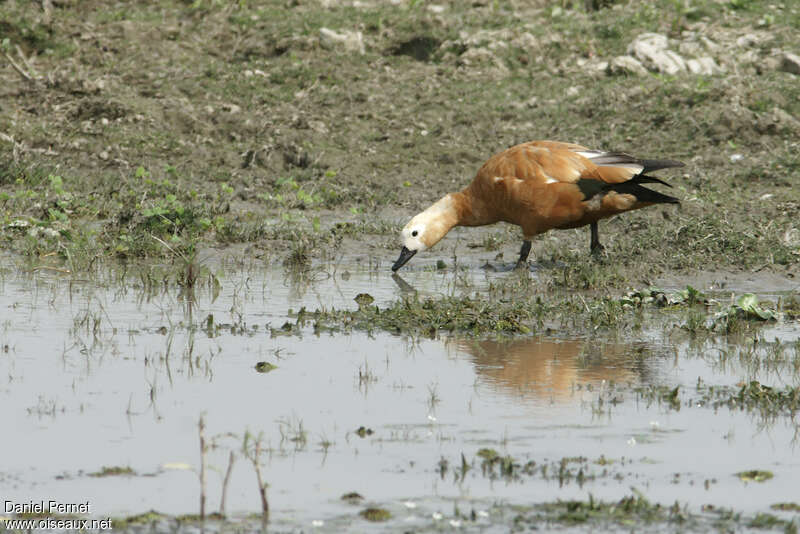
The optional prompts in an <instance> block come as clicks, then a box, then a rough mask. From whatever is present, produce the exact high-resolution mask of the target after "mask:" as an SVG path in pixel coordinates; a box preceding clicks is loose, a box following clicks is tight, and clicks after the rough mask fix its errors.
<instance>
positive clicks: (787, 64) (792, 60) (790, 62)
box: [781, 52, 800, 75]
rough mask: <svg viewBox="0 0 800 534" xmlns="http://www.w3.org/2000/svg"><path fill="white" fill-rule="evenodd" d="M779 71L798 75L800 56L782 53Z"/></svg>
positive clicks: (799, 73) (799, 71) (799, 72)
mask: <svg viewBox="0 0 800 534" xmlns="http://www.w3.org/2000/svg"><path fill="white" fill-rule="evenodd" d="M781 70H782V71H783V72H790V73H792V74H798V75H800V56H796V55H794V54H791V53H789V52H784V53H783V57H781Z"/></svg>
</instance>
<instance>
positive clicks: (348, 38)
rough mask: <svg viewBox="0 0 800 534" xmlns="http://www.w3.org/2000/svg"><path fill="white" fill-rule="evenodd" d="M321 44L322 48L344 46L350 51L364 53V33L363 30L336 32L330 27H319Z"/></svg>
mask: <svg viewBox="0 0 800 534" xmlns="http://www.w3.org/2000/svg"><path fill="white" fill-rule="evenodd" d="M319 44H320V46H322V48H325V49H328V50H330V49H333V48H344V49H345V50H346V51H348V52H358V53H359V54H363V53H364V35H363V34H362V33H361V32H351V31H344V32H343V33H339V32H335V31H333V30H331V29H328V28H320V29H319Z"/></svg>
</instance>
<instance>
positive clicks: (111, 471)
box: [89, 466, 136, 477]
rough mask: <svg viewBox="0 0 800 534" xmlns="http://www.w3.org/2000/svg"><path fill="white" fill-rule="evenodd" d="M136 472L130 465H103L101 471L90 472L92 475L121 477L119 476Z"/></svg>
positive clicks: (131, 474)
mask: <svg viewBox="0 0 800 534" xmlns="http://www.w3.org/2000/svg"><path fill="white" fill-rule="evenodd" d="M135 474H136V472H135V471H134V470H133V469H131V468H130V467H129V466H113V467H108V466H103V468H102V469H101V470H100V471H96V472H94V473H89V476H90V477H119V476H133V475H135Z"/></svg>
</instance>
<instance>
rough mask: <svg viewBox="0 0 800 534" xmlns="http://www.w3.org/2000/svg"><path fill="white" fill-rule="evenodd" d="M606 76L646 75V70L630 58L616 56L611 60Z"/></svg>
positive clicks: (633, 58) (636, 60) (634, 59)
mask: <svg viewBox="0 0 800 534" xmlns="http://www.w3.org/2000/svg"><path fill="white" fill-rule="evenodd" d="M606 73H607V74H637V75H640V76H643V75H645V74H647V69H646V68H644V65H642V64H641V62H639V60H638V59H636V58H635V57H632V56H617V57H615V58H614V59H612V60H611V62H610V63H609V64H608V67H607V69H606Z"/></svg>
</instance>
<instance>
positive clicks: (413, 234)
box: [411, 230, 419, 237]
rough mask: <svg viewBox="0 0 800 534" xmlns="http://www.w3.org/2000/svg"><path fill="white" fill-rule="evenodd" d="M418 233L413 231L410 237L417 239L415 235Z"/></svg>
mask: <svg viewBox="0 0 800 534" xmlns="http://www.w3.org/2000/svg"><path fill="white" fill-rule="evenodd" d="M418 233H419V232H417V231H416V230H414V231H413V232H411V236H412V237H417V234H418Z"/></svg>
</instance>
